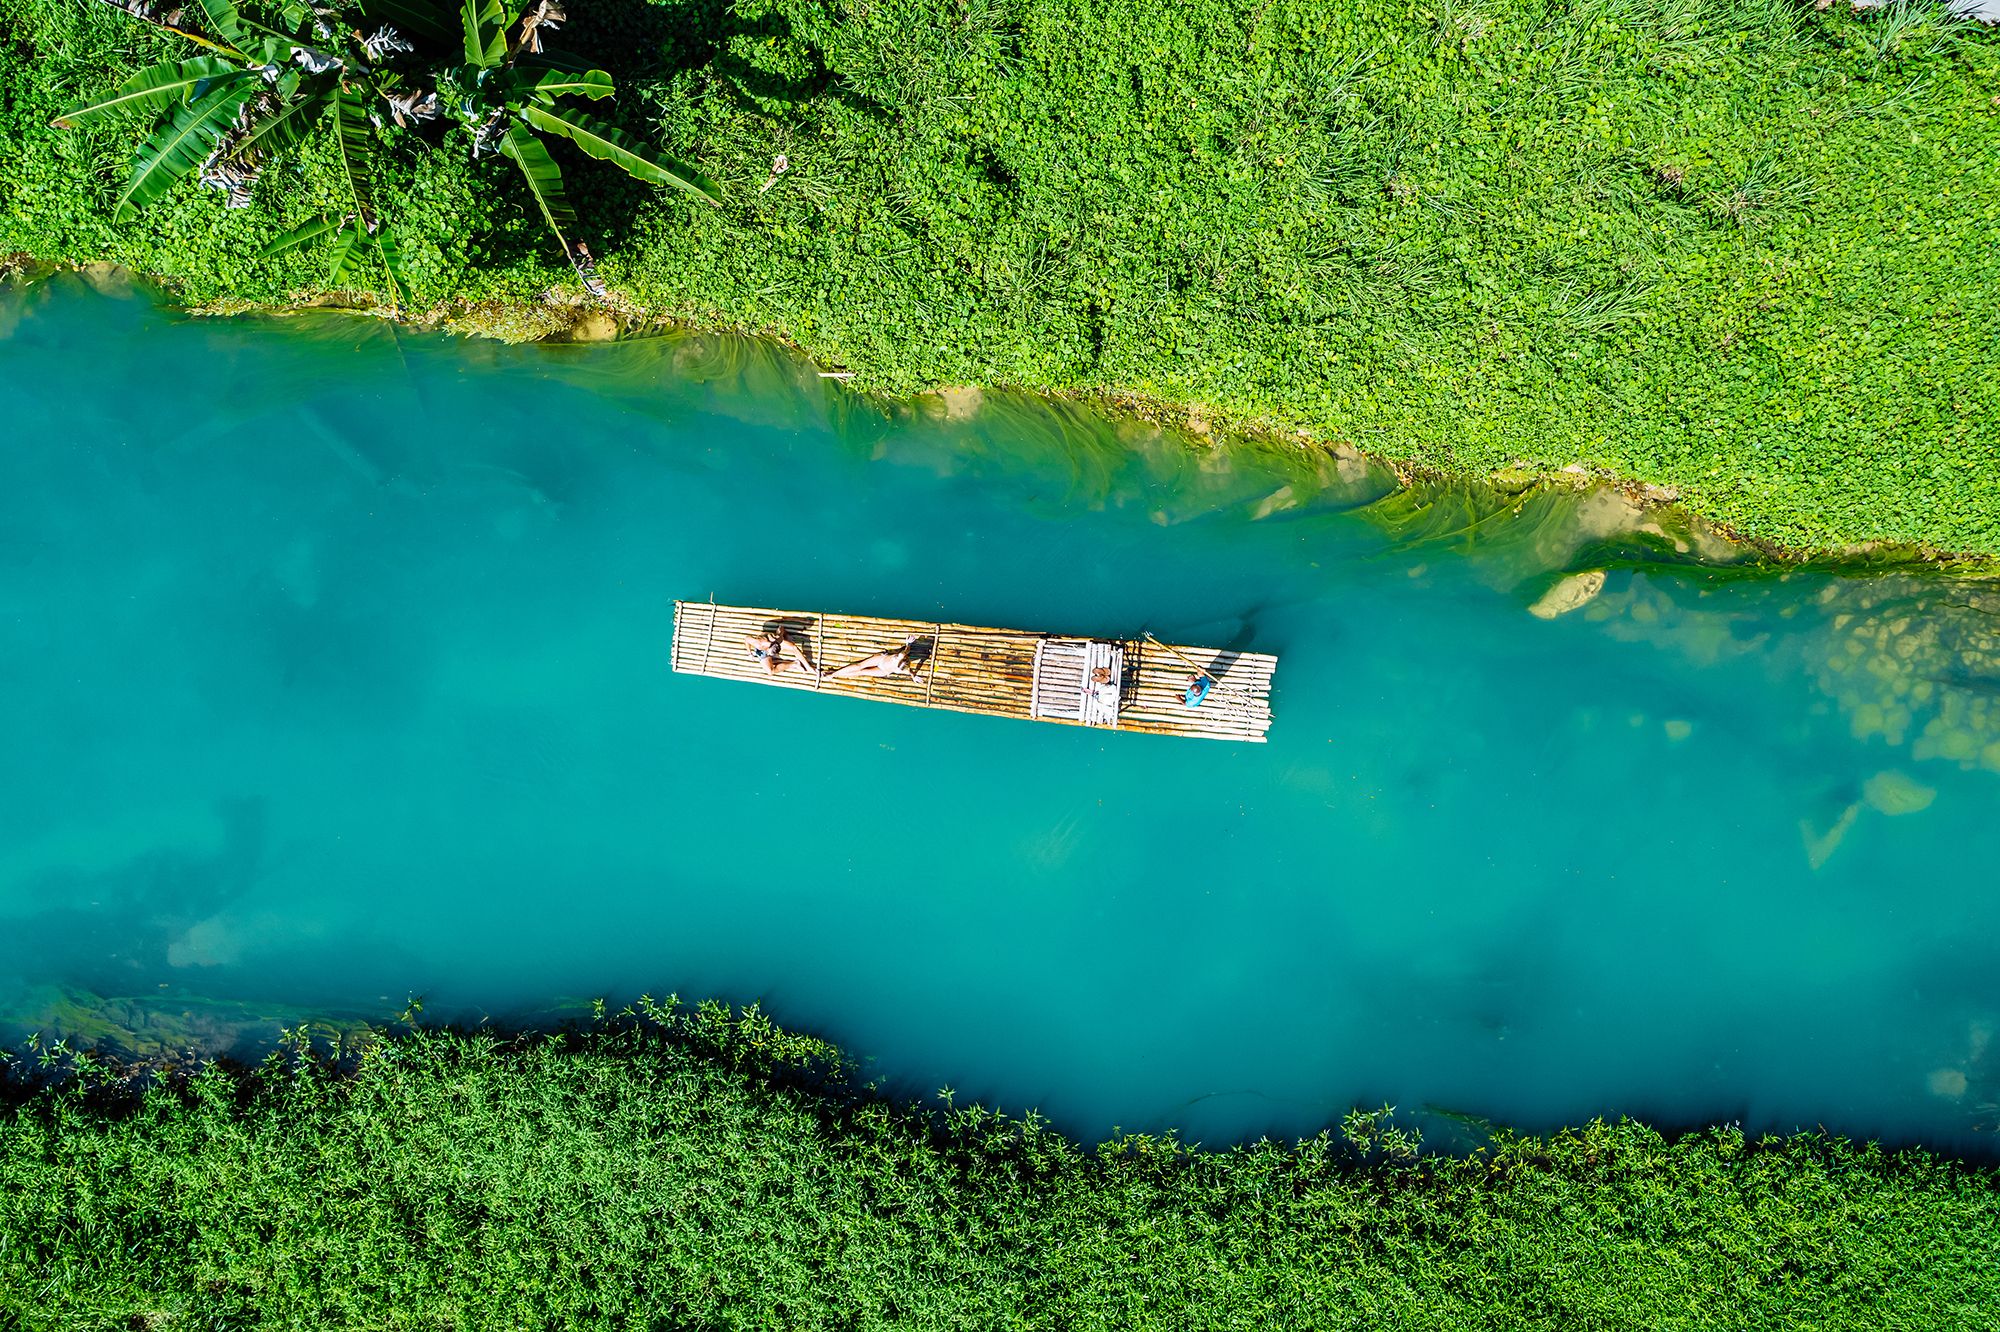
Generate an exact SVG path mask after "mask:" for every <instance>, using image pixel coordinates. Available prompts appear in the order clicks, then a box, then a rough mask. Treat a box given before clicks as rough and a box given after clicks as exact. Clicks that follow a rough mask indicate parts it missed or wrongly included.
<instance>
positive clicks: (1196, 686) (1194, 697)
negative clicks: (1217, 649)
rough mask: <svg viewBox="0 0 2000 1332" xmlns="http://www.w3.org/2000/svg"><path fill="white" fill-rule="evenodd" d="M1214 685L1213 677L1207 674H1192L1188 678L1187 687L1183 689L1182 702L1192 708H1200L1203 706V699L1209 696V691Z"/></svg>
mask: <svg viewBox="0 0 2000 1332" xmlns="http://www.w3.org/2000/svg"><path fill="white" fill-rule="evenodd" d="M1214 687H1215V680H1214V678H1213V677H1211V676H1207V675H1190V676H1189V677H1188V678H1187V688H1186V689H1184V690H1182V691H1181V702H1183V703H1185V704H1187V705H1188V706H1189V707H1191V708H1198V707H1200V706H1201V701H1202V700H1203V699H1205V698H1207V697H1208V691H1209V690H1210V689H1213V688H1214Z"/></svg>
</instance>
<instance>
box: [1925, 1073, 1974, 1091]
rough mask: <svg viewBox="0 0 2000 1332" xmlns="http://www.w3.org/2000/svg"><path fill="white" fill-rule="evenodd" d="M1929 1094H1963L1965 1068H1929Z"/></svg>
mask: <svg viewBox="0 0 2000 1332" xmlns="http://www.w3.org/2000/svg"><path fill="white" fill-rule="evenodd" d="M1930 1088H1931V1095H1933V1096H1950V1097H1958V1096H1963V1095H1965V1088H1966V1077H1965V1070H1964V1069H1959V1068H1939V1069H1933V1070H1931V1076H1930Z"/></svg>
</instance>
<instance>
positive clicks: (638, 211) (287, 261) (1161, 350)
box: [0, 0, 2000, 551]
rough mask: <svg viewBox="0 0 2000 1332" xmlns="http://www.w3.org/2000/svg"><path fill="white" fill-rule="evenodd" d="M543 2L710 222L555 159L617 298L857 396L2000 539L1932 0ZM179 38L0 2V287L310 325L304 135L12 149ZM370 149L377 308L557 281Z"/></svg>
mask: <svg viewBox="0 0 2000 1332" xmlns="http://www.w3.org/2000/svg"><path fill="white" fill-rule="evenodd" d="M570 10H571V12H570V19H571V22H570V25H569V27H568V28H567V29H566V30H565V32H564V40H565V44H566V45H570V46H573V47H574V48H576V49H577V50H578V51H579V52H581V53H582V54H584V55H586V56H588V57H589V58H590V59H591V60H593V61H595V62H600V63H602V64H603V65H604V66H605V68H607V69H608V70H609V71H610V72H611V73H612V74H614V75H616V76H617V79H618V83H619V87H620V88H621V89H622V90H623V91H622V92H621V95H620V97H619V98H618V100H617V102H616V103H615V105H614V104H610V103H606V104H602V105H605V106H612V107H613V109H612V110H611V111H610V113H609V114H610V115H611V116H612V117H613V118H614V119H615V120H617V121H618V122H619V123H620V124H621V125H623V126H624V127H625V128H627V129H628V130H630V131H632V132H634V133H635V134H637V135H639V136H642V137H644V138H645V139H646V140H648V141H649V142H658V143H659V144H661V145H662V147H663V148H664V149H665V150H666V151H668V152H671V153H674V154H676V155H677V156H679V157H681V158H685V159H687V160H688V161H690V162H692V163H693V164H694V165H695V166H697V167H699V168H700V169H701V170H703V171H704V172H705V173H706V174H707V175H708V176H710V177H712V178H713V179H715V180H716V181H717V182H718V183H719V185H720V187H721V190H722V193H723V195H724V197H725V203H726V206H725V207H724V208H723V209H721V210H716V209H711V208H709V207H708V206H707V205H705V204H701V203H699V202H698V201H695V200H690V199H688V198H686V197H684V196H680V195H678V194H674V193H670V192H667V191H654V190H652V189H650V188H648V187H644V186H641V185H637V184H634V183H632V182H628V181H625V180H623V179H621V178H619V177H618V176H617V175H616V173H614V172H611V171H610V170H608V169H607V168H605V167H604V166H602V165H599V164H596V163H590V162H588V161H585V160H583V159H581V158H580V157H578V156H576V155H574V154H573V153H571V151H570V148H569V145H567V144H559V145H557V148H558V153H557V156H558V159H559V160H561V161H562V164H563V169H564V171H565V173H566V175H567V176H568V178H569V180H570V183H571V191H572V195H573V196H575V197H576V199H577V203H578V205H579V209H578V211H579V212H580V213H582V214H583V215H584V216H586V217H588V218H589V219H591V222H592V224H593V225H594V226H595V227H597V228H598V229H599V231H598V232H597V233H594V234H592V235H590V236H588V237H587V238H584V239H587V240H588V241H589V242H590V244H591V246H592V249H593V251H595V252H596V253H597V254H598V255H599V256H600V258H601V259H602V263H601V270H602V273H603V276H604V277H605V279H606V280H607V281H608V282H609V283H610V284H611V286H612V287H613V288H614V289H615V291H616V292H617V293H618V294H619V295H620V296H621V297H622V298H623V299H626V300H629V301H631V302H635V303H638V304H640V305H643V306H645V307H647V308H650V309H653V310H657V311H662V312H668V313H672V314H676V315H682V316H686V317H689V318H692V319H696V320H701V321H705V322H716V323H722V324H727V325H733V326H741V327H746V328H756V329H766V330H771V331H775V332H777V333H780V334H782V335H784V336H787V337H790V338H793V339H795V340H797V341H798V342H799V343H800V344H802V345H803V346H805V347H806V348H807V349H809V350H810V351H811V352H812V353H813V354H814V355H816V356H818V357H819V358H821V359H822V360H824V361H827V362H831V363H838V364H843V365H846V366H848V367H850V368H852V369H854V370H855V371H856V372H857V376H858V377H857V381H856V382H857V383H859V384H861V385H864V386H869V387H875V388H881V389H886V390H890V391H907V390H912V389H916V388H920V387H924V386H928V385H934V384H939V383H950V382H968V381H970V382H982V383H995V382H1000V383H1012V384H1022V385H1027V386H1033V387H1044V388H1054V389H1058V390H1077V391H1106V392H1114V393H1118V392H1122V393H1129V394H1132V395H1136V396H1139V397H1143V398H1149V399H1153V400H1157V401H1160V402H1165V403H1169V404H1190V405H1193V407H1194V410H1195V413H1196V415H1197V416H1199V417H1201V418H1202V419H1219V418H1220V419H1234V420H1239V421H1245V422H1261V423H1264V424H1267V425H1270V426H1273V427H1281V428H1284V429H1287V430H1290V429H1294V428H1298V429H1304V430H1307V431H1309V432H1311V433H1312V434H1313V435H1314V436H1315V437H1318V438H1323V439H1340V440H1346V441H1348V442H1351V443H1354V444H1357V445H1359V446H1362V447H1365V448H1368V449H1370V450H1373V451H1375V452H1378V453H1380V454H1382V455H1385V456H1387V457H1390V458H1393V459H1400V460H1404V461H1407V462H1412V463H1415V464H1419V465H1423V466H1429V467H1435V468H1440V469H1448V470H1458V471H1478V470H1488V469H1493V468H1497V467H1501V466H1505V465H1507V464H1511V463H1514V462H1517V461H1522V462H1527V463H1530V464H1534V465H1542V466H1559V465H1563V464H1567V463H1570V462H1581V463H1584V464H1587V465H1590V466H1594V467H1601V468H1605V469H1609V470H1611V471H1614V472H1617V473H1619V474H1622V475H1625V476H1628V477H1632V478H1635V479H1638V480H1643V481H1647V482H1652V483H1658V484H1661V485H1670V486H1673V487H1677V488H1678V489H1679V491H1680V492H1681V493H1682V495H1683V496H1684V497H1686V498H1687V499H1689V500H1691V501H1693V502H1695V503H1696V504H1698V505H1699V507H1701V508H1702V509H1703V510H1705V511H1707V512H1709V513H1711V514H1713V515H1716V516H1718V517H1720V518H1722V519H1724V520H1727V521H1729V522H1730V523H1732V524H1734V525H1736V526H1737V527H1739V528H1740V529H1742V530H1744V531H1746V532H1749V533H1752V534H1755V535H1758V536H1762V537H1766V538H1771V539H1775V540H1780V541H1784V542H1789V543H1796V544H1821V543H1830V542H1839V541H1846V540H1853V539H1860V538H1868V537H1884V538H1893V539H1900V540H1916V541H1928V542H1931V543H1935V544H1937V545H1940V546H1944V547H1950V548H1962V549H1980V550H1986V551H1993V550H2000V439H1997V438H1996V435H1995V433H1994V432H1993V431H1992V429H1991V427H1990V423H1991V422H1992V421H1993V420H1996V419H2000V382H1997V381H1996V378H1995V376H1994V375H1993V374H1992V373H1991V356H1992V350H1993V347H1994V346H1995V344H1996V341H2000V309H1996V302H2000V249H1996V247H1995V246H1994V245H1993V244H1992V238H1993V236H1994V235H1995V234H1996V232H2000V106H1996V105H1995V104H1994V95H1995V89H1996V87H2000V83H1996V74H2000V33H1996V32H1995V31H1993V30H1988V29H1980V28H1977V27H1975V26H1971V25H1967V24H1962V23H1957V22H1954V21H1951V20H1949V19H1948V18H1947V17H1946V14H1945V8H1944V6H1943V5H1941V4H1933V3H1912V2H1911V0H1897V3H1894V4H1891V5H1889V6H1888V7H1887V8H1885V9H1882V10H1878V11H1876V12H1872V13H1868V14H1862V15H1857V14H1853V13H1849V12H1846V11H1845V7H1844V5H1836V6H1833V7H1831V8H1829V9H1828V10H1826V11H1824V12H1819V11H1816V10H1815V9H1813V8H1809V7H1807V6H1806V5H1805V3H1804V2H1803V0H1362V2H1361V3H1356V4H1344V5H1330V4H1324V3H1320V2H1319V0H1197V2H1195V3H1187V2H1185V0H739V2H738V3H734V4H724V3H721V0H675V2H673V3H668V2H667V0H657V2H652V0H595V3H590V2H587V0H578V2H577V3H575V4H573V5H572V6H571V7H570ZM176 41H177V39H171V38H165V37H163V36H162V35H160V34H158V33H157V32H156V31H155V30H151V29H148V28H146V27H145V26H144V25H142V24H140V23H139V22H138V21H136V20H134V19H131V18H129V17H128V16H125V15H123V14H121V13H119V12H117V11H116V10H113V9H111V8H109V7H107V6H104V5H101V4H88V3H85V0H0V44H4V48H5V60H4V61H0V102H4V107H0V198H4V207H3V208H0V250H7V251H19V252H26V253H31V254H34V255H38V256H42V257H47V258H63V259H93V258H108V259H114V260H117V261H119V262H122V263H125V264H128V265H130V266H132V267H134V268H137V269H140V270H143V271H147V272H153V273H159V274H164V275H166V276H168V277H170V278H172V279H174V280H175V281H176V282H178V283H179V285H180V288H181V289H182V290H183V291H184V293H185V294H186V296H187V297H188V298H190V299H192V300H195V301H208V300H214V299H218V298H238V299H255V300H271V299H282V298H285V297H286V296H288V295H292V294H297V293H302V292H310V291H312V290H314V289H316V288H317V286H318V284H319V283H320V282H321V281H322V280H323V278H324V273H323V271H322V268H321V265H319V264H318V263H317V262H315V261H313V260H312V259H310V258H308V257H307V256H304V255H298V254H294V255H288V256H281V257H278V258H275V259H260V258H259V257H258V251H259V249H260V248H261V247H262V246H263V245H264V244H266V243H267V242H268V241H269V240H271V239H272V238H273V237H275V236H277V235H279V234H281V233H282V232H283V231H284V230H286V229H287V228H289V227H294V226H297V225H299V224H300V223H302V222H305V221H307V220H308V219H310V218H312V217H314V216H317V215H319V214H321V213H324V212H326V211H328V210H330V209H338V208H339V207H340V202H339V199H340V196H339V189H338V181H337V172H336V170H335V163H334V162H333V161H332V160H331V159H330V156H329V152H328V150H327V149H326V148H325V146H324V145H321V144H316V143H307V144H304V145H301V147H300V149H299V151H298V155H297V157H296V159H295V161H293V162H292V163H291V164H290V165H289V166H287V167H285V168H284V169H279V168H276V167H274V168H272V169H269V170H267V171H265V172H264V174H263V176H262V178H261V179H260V180H259V181H258V183H257V185H256V202H257V203H258V204H259V205H260V206H259V207H256V208H253V209H250V210H245V211H240V212H233V213H232V212H228V211H225V210H224V209H223V207H222V206H221V201H220V200H219V199H218V198H216V197H213V196H212V195H210V194H208V193H205V192H202V191H199V190H197V189H195V188H194V187H193V186H192V185H189V186H187V187H184V188H183V189H181V190H180V191H179V192H177V193H176V194H174V195H172V196H170V197H169V198H167V199H165V200H163V201H162V203H161V204H160V205H158V206H157V207H156V208H155V209H154V210H153V211H151V212H149V213H148V214H147V215H145V217H144V218H143V219H141V220H140V221H139V222H137V223H125V224H115V223H114V222H113V221H112V205H113V203H114V201H115V199H116V195H117V192H118V189H119V187H120V184H121V183H122V182H123V180H124V178H125V176H126V174H127V163H128V160H129V158H130V155H131V153H132V150H133V149H134V147H135V146H136V145H137V143H138V142H139V141H140V139H141V138H142V137H143V126H141V125H138V124H134V125H130V126H119V125H98V126H93V127H91V128H90V129H89V130H88V131H85V132H80V133H76V134H66V133H64V132H62V131H58V130H55V129H52V128H49V127H48V121H49V120H50V119H51V118H52V117H53V116H55V115H56V114H57V113H58V112H59V111H60V110H61V108H62V107H63V106H64V105H66V104H67V103H68V102H69V101H70V100H72V99H73V98H74V97H76V96H79V95H88V94H90V93H91V92H93V91H100V90H102V89H105V88H109V87H111V86H114V85H115V84H116V83H117V82H119V81H120V80H121V79H123V78H124V77H126V76H128V75H129V74H130V73H131V72H132V71H133V70H135V69H137V68H140V67H141V66H142V65H143V64H145V63H148V62H152V61H157V60H160V59H166V58H180V57H185V56H187V55H189V54H192V50H191V48H188V47H187V46H186V44H185V43H180V44H179V46H178V47H177V46H176ZM389 157H390V161H389V163H388V169H387V171H386V172H385V176H384V179H383V181H382V182H381V185H380V187H379V191H378V198H379V202H380V204H381V206H382V208H383V211H384V213H385V214H386V215H390V216H393V217H394V218H396V219H397V224H398V226H399V227H400V228H401V230H402V234H404V235H405V236H407V237H408V242H407V244H406V246H405V249H406V250H407V253H406V255H405V259H406V262H407V265H408V268H409V271H410V274H411V277H412V281H413V284H414V286H415V289H416V292H415V294H416V299H417V301H418V303H419V304H422V305H426V306H430V307H435V308H438V309H440V310H443V309H445V308H447V307H453V306H454V305H455V304H456V303H464V302H471V301H478V300H483V299H488V298H522V297H532V296H534V295H535V294H536V293H539V292H541V291H543V290H544V289H550V288H552V289H555V290H557V291H559V292H562V291H569V292H578V287H577V283H576V279H575V277H574V276H573V275H572V274H570V273H569V272H567V271H566V269H565V268H564V267H563V265H562V263H561V259H560V256H554V255H550V254H549V253H547V252H546V250H545V249H542V248H538V246H537V244H536V231H537V230H538V228H539V226H540V219H539V217H538V216H537V214H536V209H535V206H534V203H533V201H532V200H531V199H530V198H529V197H528V196H527V194H526V192H525V190H524V189H523V188H522V187H521V186H519V185H518V184H515V183H512V182H510V183H509V184H508V186H507V188H506V189H505V190H502V191H500V192H498V193H495V192H494V191H492V190H491V189H489V188H486V187H485V186H484V184H483V183H481V182H479V181H477V180H476V179H475V174H474V173H475V166H474V164H472V163H470V162H468V161H466V160H465V157H464V155H463V154H461V153H458V152H446V151H435V150H433V149H432V148H431V147H430V145H429V140H427V139H426V138H425V137H424V135H423V133H422V132H420V131H419V132H407V133H403V134H401V135H399V136H396V138H395V142H394V143H393V144H392V147H391V151H390V154H389ZM781 159H782V166H783V168H784V169H783V170H779V169H778V167H779V166H780V164H781ZM578 294H580V292H578Z"/></svg>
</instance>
